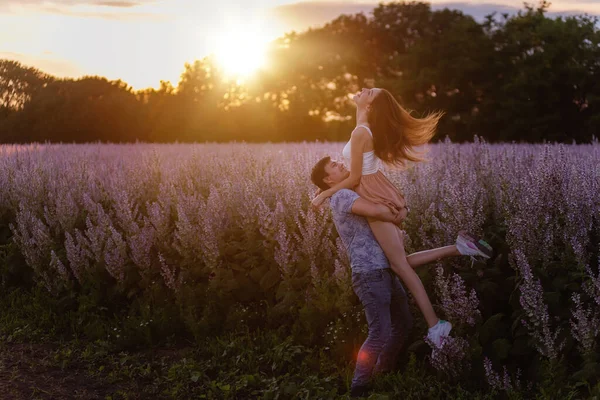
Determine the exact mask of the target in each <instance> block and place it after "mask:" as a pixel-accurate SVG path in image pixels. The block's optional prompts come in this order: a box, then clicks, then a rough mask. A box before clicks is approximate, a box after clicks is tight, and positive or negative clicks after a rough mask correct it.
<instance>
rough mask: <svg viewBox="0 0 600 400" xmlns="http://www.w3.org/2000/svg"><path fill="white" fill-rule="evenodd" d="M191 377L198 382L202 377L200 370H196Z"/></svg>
mask: <svg viewBox="0 0 600 400" xmlns="http://www.w3.org/2000/svg"><path fill="white" fill-rule="evenodd" d="M191 379H192V382H198V379H200V372H194V373H193V374H192V378H191Z"/></svg>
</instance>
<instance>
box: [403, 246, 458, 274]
mask: <svg viewBox="0 0 600 400" xmlns="http://www.w3.org/2000/svg"><path fill="white" fill-rule="evenodd" d="M452 256H460V252H459V251H458V249H457V248H456V245H454V244H453V245H451V246H444V247H438V248H437V249H431V250H423V251H419V252H417V253H412V254H409V255H407V256H406V259H407V260H408V263H409V264H410V266H411V267H412V268H416V267H420V266H421V265H425V264H429V263H431V262H434V261H438V260H441V259H442V258H446V257H452Z"/></svg>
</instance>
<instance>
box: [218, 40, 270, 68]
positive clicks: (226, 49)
mask: <svg viewBox="0 0 600 400" xmlns="http://www.w3.org/2000/svg"><path fill="white" fill-rule="evenodd" d="M267 46H268V39H267V38H266V37H264V36H262V35H260V34H259V33H258V32H255V31H254V32H253V31H243V30H236V31H230V32H228V33H224V34H223V35H222V36H220V37H218V38H217V39H216V42H215V44H214V54H215V58H216V60H217V63H218V64H219V65H220V67H221V68H223V70H224V72H225V74H226V75H230V76H239V77H248V76H249V75H251V74H253V73H254V72H256V71H257V70H259V69H260V68H262V67H264V66H265V61H266V51H267Z"/></svg>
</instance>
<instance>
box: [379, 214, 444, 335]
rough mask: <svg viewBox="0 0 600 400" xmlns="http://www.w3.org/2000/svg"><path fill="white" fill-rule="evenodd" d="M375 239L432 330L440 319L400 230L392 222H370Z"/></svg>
mask: <svg viewBox="0 0 600 400" xmlns="http://www.w3.org/2000/svg"><path fill="white" fill-rule="evenodd" d="M369 225H370V226H371V230H372V231H373V234H374V235H375V239H377V241H378V242H379V245H380V246H381V248H382V249H383V252H384V253H385V255H386V257H387V258H388V260H389V262H390V265H391V267H392V270H393V271H394V272H395V273H396V274H397V275H398V276H399V277H400V279H402V282H404V284H405V285H406V286H407V287H408V290H409V291H410V292H411V293H412V295H413V297H414V298H415V301H416V302H417V305H418V306H419V309H420V310H421V312H422V313H423V316H424V317H425V320H426V321H427V325H428V326H429V327H430V328H431V327H433V326H434V325H435V324H437V323H438V321H439V318H438V316H437V315H436V314H435V311H434V310H433V306H432V305H431V301H430V300H429V297H428V296H427V292H426V291H425V287H423V283H422V282H421V279H420V278H419V276H418V275H417V274H416V273H415V271H414V270H413V269H412V267H411V266H410V264H409V263H408V260H407V259H406V253H405V251H404V241H403V236H402V233H401V231H400V229H399V228H398V227H397V226H396V225H394V224H392V223H391V222H382V221H374V220H369Z"/></svg>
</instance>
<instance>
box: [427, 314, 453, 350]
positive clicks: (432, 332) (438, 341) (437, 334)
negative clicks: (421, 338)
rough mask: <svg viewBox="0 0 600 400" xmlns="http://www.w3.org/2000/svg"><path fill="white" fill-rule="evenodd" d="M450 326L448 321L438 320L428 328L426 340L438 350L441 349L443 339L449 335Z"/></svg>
mask: <svg viewBox="0 0 600 400" xmlns="http://www.w3.org/2000/svg"><path fill="white" fill-rule="evenodd" d="M451 330H452V324H451V323H450V322H448V321H444V320H443V319H440V320H439V321H438V323H437V324H435V325H434V326H432V327H431V328H429V331H428V332H427V339H429V340H431V342H432V343H433V344H434V345H435V346H436V347H437V348H438V349H439V348H441V347H442V343H443V339H444V338H445V337H447V336H448V335H449V334H450V331H451Z"/></svg>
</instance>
